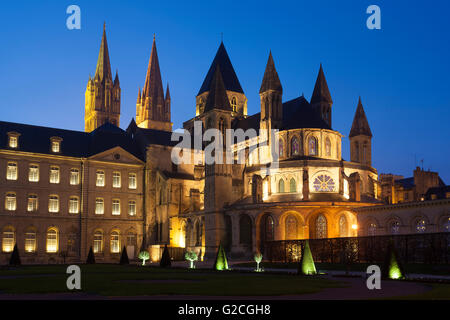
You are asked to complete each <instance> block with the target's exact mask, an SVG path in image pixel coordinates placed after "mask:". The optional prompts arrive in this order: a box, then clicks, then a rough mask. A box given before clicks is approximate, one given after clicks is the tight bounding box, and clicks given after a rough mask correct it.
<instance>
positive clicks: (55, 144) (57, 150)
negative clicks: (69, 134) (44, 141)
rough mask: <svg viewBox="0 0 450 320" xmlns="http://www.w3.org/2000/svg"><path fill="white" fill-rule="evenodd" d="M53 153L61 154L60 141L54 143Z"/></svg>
mask: <svg viewBox="0 0 450 320" xmlns="http://www.w3.org/2000/svg"><path fill="white" fill-rule="evenodd" d="M52 152H59V141H52Z"/></svg>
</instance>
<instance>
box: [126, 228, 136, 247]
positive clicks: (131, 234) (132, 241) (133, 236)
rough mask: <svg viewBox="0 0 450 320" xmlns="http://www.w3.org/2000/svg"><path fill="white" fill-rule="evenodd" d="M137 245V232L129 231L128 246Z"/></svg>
mask: <svg viewBox="0 0 450 320" xmlns="http://www.w3.org/2000/svg"><path fill="white" fill-rule="evenodd" d="M135 245H136V234H135V233H134V232H133V231H130V232H128V233H127V246H135Z"/></svg>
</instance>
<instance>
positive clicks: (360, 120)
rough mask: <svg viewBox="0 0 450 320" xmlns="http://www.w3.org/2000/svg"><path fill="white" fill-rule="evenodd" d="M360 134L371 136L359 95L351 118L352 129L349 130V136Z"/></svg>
mask: <svg viewBox="0 0 450 320" xmlns="http://www.w3.org/2000/svg"><path fill="white" fill-rule="evenodd" d="M360 135H364V136H368V137H372V132H371V131H370V127H369V122H368V121H367V117H366V113H365V112H364V108H363V105H362V103H361V97H359V100H358V107H357V108H356V112H355V116H354V118H353V124H352V129H351V130H350V134H349V137H354V136H360Z"/></svg>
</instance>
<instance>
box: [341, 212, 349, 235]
mask: <svg viewBox="0 0 450 320" xmlns="http://www.w3.org/2000/svg"><path fill="white" fill-rule="evenodd" d="M347 236H348V225H347V218H346V217H345V216H344V215H342V216H341V217H340V218H339V237H347Z"/></svg>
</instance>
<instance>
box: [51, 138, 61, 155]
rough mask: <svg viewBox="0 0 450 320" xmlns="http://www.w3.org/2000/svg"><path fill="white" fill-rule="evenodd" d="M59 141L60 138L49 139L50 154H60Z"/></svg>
mask: <svg viewBox="0 0 450 320" xmlns="http://www.w3.org/2000/svg"><path fill="white" fill-rule="evenodd" d="M61 141H62V139H61V138H60V137H51V138H50V148H51V150H52V152H54V153H59V152H61Z"/></svg>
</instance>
